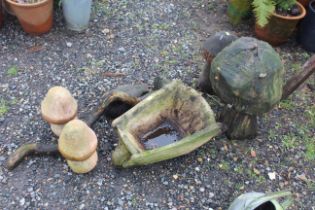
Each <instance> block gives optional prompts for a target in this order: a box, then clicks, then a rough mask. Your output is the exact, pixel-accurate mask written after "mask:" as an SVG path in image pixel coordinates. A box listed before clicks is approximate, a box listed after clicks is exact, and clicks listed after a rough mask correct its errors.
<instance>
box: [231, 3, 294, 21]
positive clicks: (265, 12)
mask: <svg viewBox="0 0 315 210" xmlns="http://www.w3.org/2000/svg"><path fill="white" fill-rule="evenodd" d="M296 2H297V0H230V3H229V7H228V15H229V17H230V21H231V22H232V23H233V24H237V23H239V22H240V21H241V20H242V18H244V17H246V16H247V15H248V14H249V13H250V12H251V9H253V11H254V14H255V17H256V22H257V24H258V25H259V26H260V27H264V26H265V25H266V24H267V23H268V21H269V18H270V16H271V15H272V13H273V12H275V10H276V8H277V9H279V10H280V11H290V10H291V9H292V8H293V6H294V5H295V4H296ZM251 6H252V7H253V8H251Z"/></svg>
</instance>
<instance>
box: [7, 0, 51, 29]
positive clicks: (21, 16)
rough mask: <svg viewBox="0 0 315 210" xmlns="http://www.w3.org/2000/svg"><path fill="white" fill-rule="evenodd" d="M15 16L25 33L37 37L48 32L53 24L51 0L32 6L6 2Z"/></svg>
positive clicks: (44, 0) (11, 1)
mask: <svg viewBox="0 0 315 210" xmlns="http://www.w3.org/2000/svg"><path fill="white" fill-rule="evenodd" d="M6 1H7V3H8V4H9V5H10V8H11V9H12V10H13V12H14V13H15V14H16V16H17V18H18V20H19V22H20V24H21V26H22V28H23V30H24V31H25V32H26V33H29V34H33V35H39V34H43V33H46V32H48V31H49V30H50V29H51V27H52V23H53V0H43V1H41V2H38V3H34V4H21V3H17V2H15V1H13V0H6Z"/></svg>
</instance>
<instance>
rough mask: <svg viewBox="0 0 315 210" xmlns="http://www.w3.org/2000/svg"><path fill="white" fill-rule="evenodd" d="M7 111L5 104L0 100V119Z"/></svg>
mask: <svg viewBox="0 0 315 210" xmlns="http://www.w3.org/2000/svg"><path fill="white" fill-rule="evenodd" d="M8 111H9V108H8V106H7V102H6V101H5V100H4V99H0V117H2V116H4V114H6V113H7V112H8Z"/></svg>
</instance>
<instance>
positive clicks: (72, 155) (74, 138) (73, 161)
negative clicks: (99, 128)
mask: <svg viewBox="0 0 315 210" xmlns="http://www.w3.org/2000/svg"><path fill="white" fill-rule="evenodd" d="M96 147H97V137H96V135H95V133H94V131H93V130H92V129H91V128H89V126H88V125H87V124H86V123H85V122H83V121H81V120H77V119H75V120H72V121H70V122H68V123H67V124H66V125H65V127H64V128H63V130H62V132H61V135H60V137H59V140H58V150H59V152H60V153H61V155H62V156H63V157H64V158H65V159H66V160H67V163H68V165H69V166H70V168H71V169H72V170H73V171H74V172H76V173H87V172H89V171H91V170H92V169H93V168H94V167H95V166H96V163H97V159H98V157H97V152H96Z"/></svg>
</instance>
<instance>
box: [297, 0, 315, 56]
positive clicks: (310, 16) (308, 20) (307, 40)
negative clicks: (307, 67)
mask: <svg viewBox="0 0 315 210" xmlns="http://www.w3.org/2000/svg"><path fill="white" fill-rule="evenodd" d="M314 40H315V0H313V1H311V3H310V4H309V7H308V11H307V15H306V16H305V18H304V19H303V20H302V21H301V24H300V25H299V30H298V34H297V41H298V42H299V43H300V44H301V45H302V47H303V48H304V49H306V50H308V51H311V52H315V41H314Z"/></svg>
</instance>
